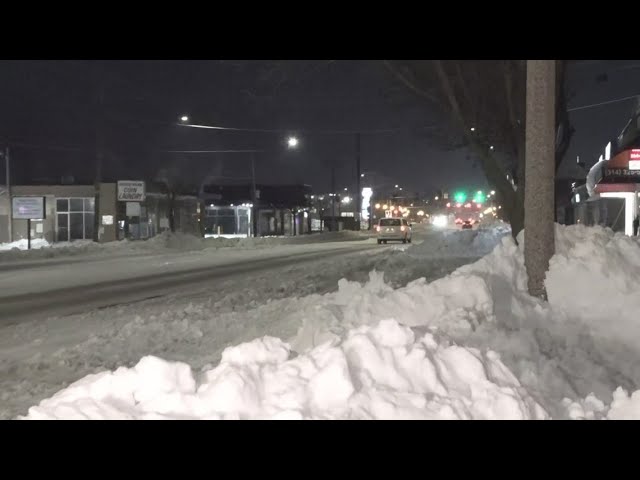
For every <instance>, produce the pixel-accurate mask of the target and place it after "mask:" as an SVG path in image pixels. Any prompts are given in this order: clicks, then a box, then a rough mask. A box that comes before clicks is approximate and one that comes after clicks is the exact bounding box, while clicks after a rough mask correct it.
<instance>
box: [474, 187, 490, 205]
mask: <svg viewBox="0 0 640 480" xmlns="http://www.w3.org/2000/svg"><path fill="white" fill-rule="evenodd" d="M486 199H487V197H486V196H485V194H484V193H483V192H482V191H480V190H479V191H478V192H477V193H476V194H475V195H474V196H473V201H474V202H475V203H484V202H485V200H486Z"/></svg>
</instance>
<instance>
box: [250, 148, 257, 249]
mask: <svg viewBox="0 0 640 480" xmlns="http://www.w3.org/2000/svg"><path fill="white" fill-rule="evenodd" d="M255 160H256V154H255V153H251V222H252V230H253V236H254V237H257V236H258V217H257V215H256V212H257V211H258V209H257V205H258V191H257V190H256V161H255Z"/></svg>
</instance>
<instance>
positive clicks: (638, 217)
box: [633, 215, 640, 237]
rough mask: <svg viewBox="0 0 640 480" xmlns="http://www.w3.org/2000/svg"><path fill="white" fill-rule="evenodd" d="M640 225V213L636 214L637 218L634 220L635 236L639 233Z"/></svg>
mask: <svg viewBox="0 0 640 480" xmlns="http://www.w3.org/2000/svg"><path fill="white" fill-rule="evenodd" d="M639 225H640V215H636V219H635V220H634V221H633V236H634V237H635V236H637V235H638V226H639Z"/></svg>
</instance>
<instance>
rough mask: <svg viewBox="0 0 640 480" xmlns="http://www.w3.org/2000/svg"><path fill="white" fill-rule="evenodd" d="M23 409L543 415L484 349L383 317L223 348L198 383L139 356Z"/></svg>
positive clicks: (279, 415) (94, 414) (47, 414)
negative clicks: (338, 332)
mask: <svg viewBox="0 0 640 480" xmlns="http://www.w3.org/2000/svg"><path fill="white" fill-rule="evenodd" d="M24 418H26V419H57V418H63V419H544V418H547V415H546V413H545V412H544V410H543V409H542V408H541V407H540V405H538V404H537V403H536V402H535V401H534V400H533V399H532V398H531V396H529V395H528V394H527V392H526V390H524V389H523V388H522V387H521V386H520V384H519V382H518V380H517V379H516V378H515V377H514V376H513V375H512V374H511V373H510V372H509V370H508V369H507V368H506V367H505V366H504V365H503V364H502V362H501V361H500V358H499V356H498V355H497V354H495V353H494V352H490V351H489V352H487V353H484V354H483V353H481V352H480V351H478V350H476V349H467V348H463V347H459V346H455V345H448V344H446V343H440V344H439V343H438V342H437V341H436V340H435V337H434V336H433V335H431V334H425V335H423V336H422V337H421V338H419V339H417V340H416V338H415V336H414V333H413V332H412V331H411V330H410V329H409V328H407V327H402V326H400V325H399V324H398V323H397V322H395V321H393V320H389V321H383V322H380V323H379V324H378V325H377V326H375V327H366V326H365V327H360V328H358V329H355V330H352V331H350V332H349V333H348V335H347V336H346V338H345V339H344V340H343V341H341V342H335V343H325V344H323V345H320V346H318V347H316V348H314V349H312V350H310V351H308V352H306V353H304V354H301V355H298V356H296V357H294V358H291V350H290V347H289V345H287V344H286V343H284V342H282V341H281V340H279V339H276V338H273V337H264V338H261V339H257V340H254V341H252V342H250V343H245V344H242V345H238V346H236V347H230V348H227V349H226V350H225V351H224V352H223V354H222V361H221V362H220V364H219V365H218V366H217V367H216V368H214V369H212V370H209V371H207V372H205V374H204V375H203V378H202V381H201V383H199V384H198V382H197V381H196V379H195V378H194V376H193V374H192V372H191V368H190V367H189V365H187V364H184V363H179V362H175V363H171V362H166V361H163V360H161V359H158V358H156V357H144V358H143V359H142V360H140V362H139V363H138V364H137V365H136V366H135V367H133V368H131V369H128V368H119V369H118V370H116V371H115V372H113V373H111V372H104V373H100V374H96V375H90V376H88V377H86V378H84V379H82V380H80V381H78V382H76V383H74V384H73V385H71V386H70V387H69V388H67V389H65V390H63V391H61V392H59V393H58V394H56V395H55V396H53V397H52V398H51V399H49V400H44V401H43V402H41V403H40V405H39V406H38V407H32V408H31V409H30V410H29V413H28V415H27V416H26V417H24Z"/></svg>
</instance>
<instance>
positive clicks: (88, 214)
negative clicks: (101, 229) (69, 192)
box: [56, 198, 95, 242]
mask: <svg viewBox="0 0 640 480" xmlns="http://www.w3.org/2000/svg"><path fill="white" fill-rule="evenodd" d="M94 206H95V201H94V199H93V198H58V199H56V209H57V212H56V240H57V241H58V242H69V241H73V240H90V239H92V238H93V231H94V228H93V222H94V219H95V216H94Z"/></svg>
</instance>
